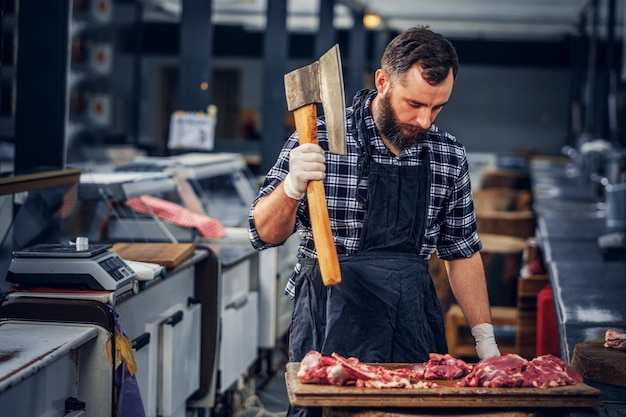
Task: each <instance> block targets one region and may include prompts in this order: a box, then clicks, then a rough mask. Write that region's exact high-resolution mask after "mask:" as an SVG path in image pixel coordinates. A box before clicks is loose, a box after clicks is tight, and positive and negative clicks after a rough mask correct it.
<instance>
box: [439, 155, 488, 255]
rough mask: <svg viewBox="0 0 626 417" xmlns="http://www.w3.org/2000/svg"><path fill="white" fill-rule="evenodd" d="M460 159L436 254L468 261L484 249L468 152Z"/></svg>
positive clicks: (447, 203)
mask: <svg viewBox="0 0 626 417" xmlns="http://www.w3.org/2000/svg"><path fill="white" fill-rule="evenodd" d="M459 157H460V164H459V173H458V175H457V176H456V177H455V180H454V182H453V186H452V192H451V193H450V195H449V198H448V199H447V201H446V203H445V206H444V210H445V212H446V216H445V219H444V221H443V223H442V224H441V233H440V235H439V239H438V242H437V253H438V255H439V257H440V258H442V259H445V260H454V259H459V258H467V257H469V256H471V255H472V254H473V253H475V252H478V251H479V250H480V249H481V248H482V243H481V242H480V238H479V237H478V233H477V224H476V213H475V212H474V200H473V197H472V188H471V182H470V176H469V166H468V162H467V157H466V155H465V152H462V154H461V155H459Z"/></svg>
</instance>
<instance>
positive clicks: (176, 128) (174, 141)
mask: <svg viewBox="0 0 626 417" xmlns="http://www.w3.org/2000/svg"><path fill="white" fill-rule="evenodd" d="M215 123H216V118H215V117H213V116H212V115H211V114H207V113H202V112H198V113H193V112H182V111H177V112H175V113H174V114H172V117H171V120H170V137H169V141H168V144H167V147H168V148H170V149H198V150H205V151H210V150H213V146H214V143H215Z"/></svg>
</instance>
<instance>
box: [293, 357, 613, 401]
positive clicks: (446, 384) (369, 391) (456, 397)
mask: <svg viewBox="0 0 626 417" xmlns="http://www.w3.org/2000/svg"><path fill="white" fill-rule="evenodd" d="M385 366H390V367H397V366H398V364H385ZM299 367H300V363H299V362H290V363H288V364H287V369H286V374H285V379H286V383H287V393H288V395H289V401H290V402H291V404H292V405H296V406H305V407H307V406H310V407H350V406H351V407H354V406H357V405H358V406H359V407H373V408H381V407H407V408H441V407H446V408H454V407H459V408H528V407H529V406H530V405H531V406H532V407H533V408H543V407H545V408H553V407H558V408H579V407H597V406H600V405H601V404H602V402H601V401H600V400H599V399H598V397H599V396H600V391H599V390H598V389H596V388H593V387H590V386H589V385H587V384H582V383H581V384H575V385H566V386H563V387H555V388H482V387H455V384H456V382H457V381H456V380H452V381H445V380H436V381H433V382H435V383H436V384H437V385H439V387H438V388H411V389H405V388H357V387H350V386H336V385H320V384H303V383H301V382H300V381H299V380H298V378H297V376H296V374H297V372H298V369H299Z"/></svg>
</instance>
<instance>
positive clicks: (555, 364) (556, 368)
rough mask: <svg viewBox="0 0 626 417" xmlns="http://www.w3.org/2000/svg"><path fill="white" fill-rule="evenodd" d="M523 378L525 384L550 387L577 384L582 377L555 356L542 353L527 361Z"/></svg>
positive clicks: (581, 380)
mask: <svg viewBox="0 0 626 417" xmlns="http://www.w3.org/2000/svg"><path fill="white" fill-rule="evenodd" d="M524 380H525V382H526V384H528V385H527V386H533V387H536V388H550V387H560V386H563V385H572V384H577V383H579V382H583V377H582V376H581V375H580V374H578V372H576V371H575V370H574V368H572V367H570V366H568V365H567V364H566V363H565V362H563V361H562V360H561V359H559V358H557V357H556V356H553V355H543V356H538V357H536V358H535V359H533V360H532V361H530V362H529V363H528V365H527V366H526V369H524Z"/></svg>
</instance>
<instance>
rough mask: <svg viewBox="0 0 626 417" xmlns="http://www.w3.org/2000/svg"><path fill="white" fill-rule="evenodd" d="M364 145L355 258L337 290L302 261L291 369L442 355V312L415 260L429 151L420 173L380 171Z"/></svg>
mask: <svg viewBox="0 0 626 417" xmlns="http://www.w3.org/2000/svg"><path fill="white" fill-rule="evenodd" d="M359 122H360V121H359V120H357V121H356V123H359ZM366 137H367V136H366ZM365 142H366V145H365V146H364V147H363V148H364V152H363V154H362V158H360V160H361V165H362V168H363V169H362V172H364V173H366V175H367V179H368V187H367V196H366V197H365V201H364V203H365V206H366V214H365V219H364V225H363V230H362V232H361V239H360V247H359V250H358V252H357V253H356V254H355V255H352V256H342V257H340V267H341V276H342V282H341V283H340V284H338V285H335V286H332V287H325V286H324V285H323V283H322V279H321V275H320V271H319V265H318V262H317V260H315V259H303V260H300V263H301V265H302V268H301V271H300V274H299V275H298V276H297V277H296V293H295V304H294V312H293V318H292V324H291V328H290V339H289V348H290V360H291V361H299V360H301V359H302V358H303V357H304V355H305V354H306V353H308V352H309V351H310V350H317V351H319V352H321V353H322V354H323V355H330V354H332V353H333V352H337V353H339V354H340V355H342V356H347V357H350V356H354V357H357V358H358V359H359V360H361V361H363V362H395V363H417V362H425V361H427V360H428V358H429V356H428V354H429V353H431V352H439V353H446V352H447V344H446V338H445V330H444V325H443V314H442V311H441V305H440V303H439V298H438V297H437V293H436V290H435V287H434V285H433V282H432V279H431V278H430V275H429V273H428V262H427V261H426V260H425V259H424V258H422V257H421V256H420V254H419V252H420V248H421V246H422V239H423V236H424V231H425V224H426V217H427V210H428V203H429V191H430V163H429V162H430V160H429V157H428V151H427V150H426V149H424V150H423V152H422V161H421V163H420V164H419V165H418V166H414V167H407V166H395V165H382V164H378V163H376V162H375V161H373V160H372V157H371V146H372V145H370V144H369V139H366V141H365Z"/></svg>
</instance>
